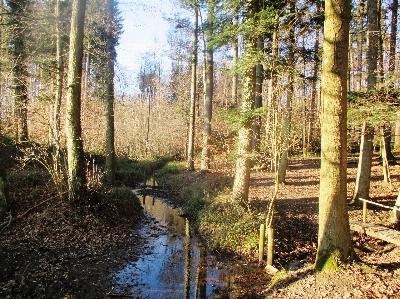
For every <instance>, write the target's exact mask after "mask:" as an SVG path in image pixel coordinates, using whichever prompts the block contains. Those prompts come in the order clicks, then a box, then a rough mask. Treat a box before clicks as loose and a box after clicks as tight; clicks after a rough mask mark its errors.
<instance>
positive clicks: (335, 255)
mask: <svg viewBox="0 0 400 299" xmlns="http://www.w3.org/2000/svg"><path fill="white" fill-rule="evenodd" d="M340 257H341V254H340V252H339V250H338V249H336V250H335V251H334V252H332V253H331V254H328V253H327V252H324V253H322V254H320V255H319V256H317V259H316V262H315V269H316V270H317V271H321V272H334V271H336V270H338V269H339V268H340V264H341V262H340Z"/></svg>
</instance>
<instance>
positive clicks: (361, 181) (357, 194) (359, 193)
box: [352, 122, 374, 203]
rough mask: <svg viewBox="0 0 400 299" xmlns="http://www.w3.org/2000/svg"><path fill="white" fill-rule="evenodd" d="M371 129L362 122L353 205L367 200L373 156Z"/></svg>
mask: <svg viewBox="0 0 400 299" xmlns="http://www.w3.org/2000/svg"><path fill="white" fill-rule="evenodd" d="M373 137H374V129H373V127H372V126H371V125H370V124H369V123H367V122H364V124H363V127H362V132H361V145H360V157H359V159H358V169H357V178H356V186H355V188H354V194H353V199H352V201H353V203H354V202H355V201H356V200H358V199H360V198H363V199H369V186H370V181H371V166H372V155H373Z"/></svg>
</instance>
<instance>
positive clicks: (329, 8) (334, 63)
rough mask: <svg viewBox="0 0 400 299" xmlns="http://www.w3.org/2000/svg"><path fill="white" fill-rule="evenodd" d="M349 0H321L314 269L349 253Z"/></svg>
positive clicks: (332, 263)
mask: <svg viewBox="0 0 400 299" xmlns="http://www.w3.org/2000/svg"><path fill="white" fill-rule="evenodd" d="M349 21H350V1H349V0H339V1H332V0H326V1H325V23H324V40H323V55H322V74H321V88H322V98H321V105H322V107H321V172H320V195H319V230H318V249H317V257H316V261H315V265H316V269H317V270H328V269H332V268H333V269H335V268H336V267H337V266H338V263H340V262H346V261H348V260H349V258H351V257H352V255H353V252H354V251H353V248H352V243H351V238H350V225H349V216H348V210H347V198H346V195H347V175H346V171H347V147H346V137H347V125H346V113H347V69H348V55H347V53H348V48H349Z"/></svg>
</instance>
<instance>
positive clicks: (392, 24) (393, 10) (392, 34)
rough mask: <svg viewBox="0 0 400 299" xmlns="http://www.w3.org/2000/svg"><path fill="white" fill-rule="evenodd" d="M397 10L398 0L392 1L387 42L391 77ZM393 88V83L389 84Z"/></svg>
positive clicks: (394, 57) (393, 66)
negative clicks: (388, 39)
mask: <svg viewBox="0 0 400 299" xmlns="http://www.w3.org/2000/svg"><path fill="white" fill-rule="evenodd" d="M398 8H399V0H393V2H392V5H391V6H390V10H391V14H392V16H391V21H390V41H389V75H393V72H394V71H395V66H396V43H397V11H398ZM391 85H392V86H394V82H393V83H392V84H391Z"/></svg>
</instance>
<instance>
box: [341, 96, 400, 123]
mask: <svg viewBox="0 0 400 299" xmlns="http://www.w3.org/2000/svg"><path fill="white" fill-rule="evenodd" d="M347 98H348V103H349V105H348V113H347V117H348V126H349V127H356V126H360V125H361V124H362V123H363V122H364V121H369V122H371V123H372V124H373V125H375V126H379V125H382V124H383V123H384V122H386V121H395V120H397V119H398V115H397V113H398V111H399V105H400V91H398V90H395V89H386V88H382V89H379V90H374V91H367V92H351V93H349V94H348V97H347Z"/></svg>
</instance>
